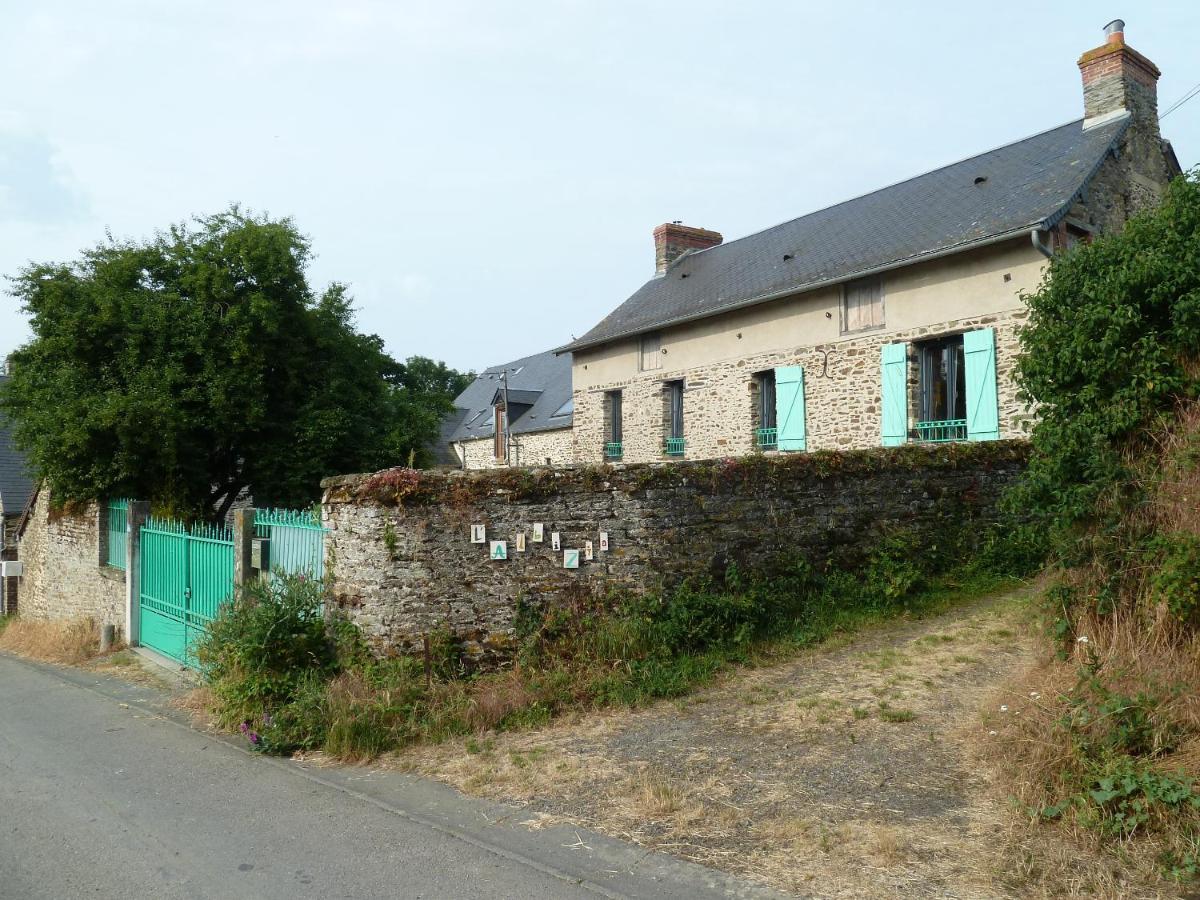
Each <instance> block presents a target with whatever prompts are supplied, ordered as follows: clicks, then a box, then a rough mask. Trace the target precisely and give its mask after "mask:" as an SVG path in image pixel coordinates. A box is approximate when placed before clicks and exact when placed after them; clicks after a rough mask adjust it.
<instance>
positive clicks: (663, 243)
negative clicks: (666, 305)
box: [654, 222, 723, 275]
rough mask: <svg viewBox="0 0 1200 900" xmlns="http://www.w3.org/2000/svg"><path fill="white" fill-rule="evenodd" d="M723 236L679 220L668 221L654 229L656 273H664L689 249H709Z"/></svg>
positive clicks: (719, 241)
mask: <svg viewBox="0 0 1200 900" xmlns="http://www.w3.org/2000/svg"><path fill="white" fill-rule="evenodd" d="M722 240H723V238H722V237H721V235H719V234H717V232H715V231H709V230H708V229H706V228H692V227H690V226H688V225H680V224H679V223H678V222H667V223H666V224H665V225H659V226H658V227H657V228H655V229H654V273H655V274H656V275H662V274H663V273H664V272H666V271H667V269H669V268H671V264H672V263H673V262H675V260H677V259H679V257H681V256H683V254H685V253H687V252H688V251H689V250H707V249H708V248H709V247H715V246H717V245H718V244H719V243H721V241H722Z"/></svg>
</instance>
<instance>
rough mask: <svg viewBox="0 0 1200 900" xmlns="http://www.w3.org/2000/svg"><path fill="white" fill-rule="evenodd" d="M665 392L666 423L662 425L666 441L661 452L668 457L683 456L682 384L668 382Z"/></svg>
mask: <svg viewBox="0 0 1200 900" xmlns="http://www.w3.org/2000/svg"><path fill="white" fill-rule="evenodd" d="M666 392H667V397H666V400H667V407H666V421H665V422H664V423H663V425H664V428H663V430H664V431H665V432H666V441H665V446H664V447H663V451H664V452H665V453H666V454H667V455H668V456H683V448H684V439H683V382H682V381H668V382H667V384H666Z"/></svg>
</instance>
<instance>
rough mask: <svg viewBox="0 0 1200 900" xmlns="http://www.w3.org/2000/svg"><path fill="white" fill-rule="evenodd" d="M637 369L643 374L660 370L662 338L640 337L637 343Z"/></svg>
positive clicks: (646, 335) (650, 335) (651, 335)
mask: <svg viewBox="0 0 1200 900" xmlns="http://www.w3.org/2000/svg"><path fill="white" fill-rule="evenodd" d="M638 368H639V369H640V370H641V371H643V372H650V371H653V370H655V369H661V368H662V338H661V337H660V336H659V335H657V334H644V335H642V337H641V340H640V341H639V342H638Z"/></svg>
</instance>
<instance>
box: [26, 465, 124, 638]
mask: <svg viewBox="0 0 1200 900" xmlns="http://www.w3.org/2000/svg"><path fill="white" fill-rule="evenodd" d="M99 524H100V516H99V510H98V508H97V507H96V504H94V503H91V504H88V505H87V506H86V507H85V508H83V509H81V510H70V511H60V510H52V509H51V507H50V492H49V490H47V489H45V488H43V489H42V490H40V491H39V493H38V496H37V500H36V502H35V503H34V506H33V509H32V510H30V513H29V520H28V521H27V522H26V523H25V531H24V533H23V534H22V535H21V542H20V547H19V553H20V558H21V561H22V566H23V571H22V574H21V577H20V579H19V582H20V585H19V596H20V609H21V615H23V616H26V617H28V618H32V619H74V618H79V617H90V618H92V619H94V620H95V621H96V622H98V623H100V624H113V625H116V626H117V631H118V632H123V631H124V630H125V573H124V572H122V571H120V570H118V569H110V568H107V567H101V565H100V540H101V537H100V527H99Z"/></svg>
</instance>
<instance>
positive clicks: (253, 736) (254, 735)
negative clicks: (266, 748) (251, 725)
mask: <svg viewBox="0 0 1200 900" xmlns="http://www.w3.org/2000/svg"><path fill="white" fill-rule="evenodd" d="M246 737H248V738H249V739H250V743H252V744H257V743H258V742H259V740H260V738H259V736H258V732H257V731H251V732H249V733H248V734H247V735H246Z"/></svg>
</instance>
